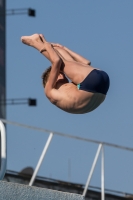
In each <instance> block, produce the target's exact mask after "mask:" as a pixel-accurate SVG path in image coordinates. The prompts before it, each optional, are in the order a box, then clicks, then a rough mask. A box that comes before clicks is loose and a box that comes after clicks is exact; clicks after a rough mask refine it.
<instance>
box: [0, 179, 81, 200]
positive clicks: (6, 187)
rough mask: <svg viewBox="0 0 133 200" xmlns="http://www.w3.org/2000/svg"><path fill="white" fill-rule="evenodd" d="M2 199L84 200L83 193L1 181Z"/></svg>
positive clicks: (0, 192) (0, 194) (0, 191)
mask: <svg viewBox="0 0 133 200" xmlns="http://www.w3.org/2000/svg"><path fill="white" fill-rule="evenodd" d="M0 200H84V197H83V196H82V195H78V194H73V193H67V192H59V191H56V190H50V189H45V188H38V187H31V186H27V185H22V184H17V183H11V182H10V183H8V182H6V181H0Z"/></svg>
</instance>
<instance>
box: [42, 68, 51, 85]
mask: <svg viewBox="0 0 133 200" xmlns="http://www.w3.org/2000/svg"><path fill="white" fill-rule="evenodd" d="M50 72H51V66H50V67H48V68H47V69H46V70H45V71H44V72H43V74H42V81H43V87H44V88H45V86H46V83H47V81H48V78H49V75H50Z"/></svg>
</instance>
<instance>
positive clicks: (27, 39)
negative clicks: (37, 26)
mask: <svg viewBox="0 0 133 200" xmlns="http://www.w3.org/2000/svg"><path fill="white" fill-rule="evenodd" d="M21 41H22V42H23V43H24V44H26V45H28V46H32V47H34V48H36V49H38V50H40V49H41V48H42V46H43V45H44V42H46V40H45V38H44V36H43V35H42V34H33V35H31V36H22V37H21Z"/></svg>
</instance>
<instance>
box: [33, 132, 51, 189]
mask: <svg viewBox="0 0 133 200" xmlns="http://www.w3.org/2000/svg"><path fill="white" fill-rule="evenodd" d="M52 137H53V133H50V135H49V137H48V140H47V142H46V145H45V146H44V149H43V151H42V154H41V156H40V159H39V161H38V163H37V166H36V168H35V171H34V173H33V176H32V178H31V180H30V183H29V186H32V185H33V183H34V181H35V178H36V175H37V173H38V170H39V168H40V166H41V164H42V161H43V159H44V156H45V154H46V152H47V149H48V147H49V145H50V142H51V140H52Z"/></svg>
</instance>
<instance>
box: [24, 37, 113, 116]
mask: <svg viewBox="0 0 133 200" xmlns="http://www.w3.org/2000/svg"><path fill="white" fill-rule="evenodd" d="M21 41H22V42H23V43H24V44H26V45H29V46H31V47H34V48H35V49H37V50H38V51H40V53H42V54H43V55H44V56H45V57H46V58H47V59H48V60H49V61H50V62H51V66H50V67H49V68H48V69H46V70H45V72H44V73H43V75H42V80H43V86H44V92H45V95H46V97H47V98H48V99H49V100H50V102H51V103H53V104H54V105H56V106H57V107H58V108H60V109H62V110H64V111H66V112H68V113H73V114H84V113H88V112H91V111H93V110H94V109H96V108H97V107H98V106H99V105H100V104H101V103H102V102H103V101H104V100H105V98H106V94H107V92H108V89H109V84H110V81H109V76H108V75H107V73H106V72H104V71H102V70H100V69H97V68H94V67H92V66H91V62H90V61H89V60H87V59H85V58H84V57H82V56H81V55H79V54H77V53H75V52H73V51H71V50H70V49H68V48H67V47H64V46H62V45H60V44H56V43H50V42H47V41H46V39H45V38H44V36H43V35H42V34H34V35H31V36H22V37H21Z"/></svg>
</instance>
